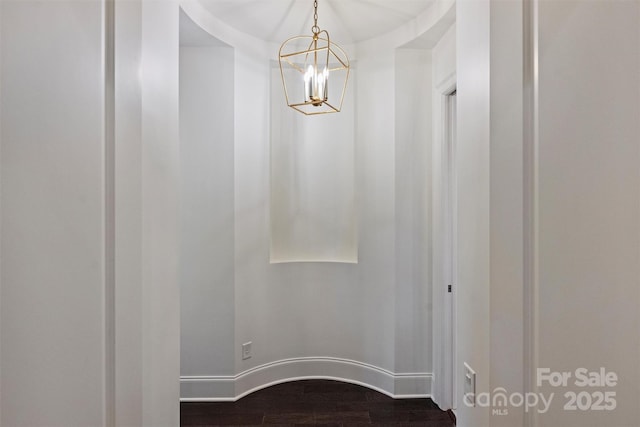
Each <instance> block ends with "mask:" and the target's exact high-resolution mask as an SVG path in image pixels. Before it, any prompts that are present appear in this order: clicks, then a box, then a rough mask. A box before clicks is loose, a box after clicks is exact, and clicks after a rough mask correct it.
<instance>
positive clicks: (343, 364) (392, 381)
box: [180, 357, 433, 402]
mask: <svg viewBox="0 0 640 427" xmlns="http://www.w3.org/2000/svg"><path fill="white" fill-rule="evenodd" d="M308 379H329V380H337V381H343V382H347V383H352V384H358V385H361V386H364V387H368V388H370V389H373V390H376V391H379V392H380V393H384V394H386V395H388V396H390V397H393V398H394V399H402V398H415V397H431V383H432V380H433V375H432V374H431V373H427V372H420V373H393V372H391V371H388V370H386V369H383V368H380V367H378V366H374V365H370V364H368V363H363V362H358V361H356V360H349V359H341V358H336V357H298V358H292V359H283V360H278V361H275V362H270V363H265V364H263V365H260V366H256V367H254V368H251V369H248V370H246V371H244V372H241V373H239V374H238V375H226V376H225V375H222V376H183V377H180V396H181V399H180V400H181V401H182V402H224V401H231V402H233V401H236V400H238V399H240V398H242V397H244V396H246V395H248V394H250V393H253V392H254V391H258V390H261V389H263V388H266V387H270V386H272V385H276V384H280V383H284V382H289V381H297V380H308Z"/></svg>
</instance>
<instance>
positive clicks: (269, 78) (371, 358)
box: [181, 2, 452, 400]
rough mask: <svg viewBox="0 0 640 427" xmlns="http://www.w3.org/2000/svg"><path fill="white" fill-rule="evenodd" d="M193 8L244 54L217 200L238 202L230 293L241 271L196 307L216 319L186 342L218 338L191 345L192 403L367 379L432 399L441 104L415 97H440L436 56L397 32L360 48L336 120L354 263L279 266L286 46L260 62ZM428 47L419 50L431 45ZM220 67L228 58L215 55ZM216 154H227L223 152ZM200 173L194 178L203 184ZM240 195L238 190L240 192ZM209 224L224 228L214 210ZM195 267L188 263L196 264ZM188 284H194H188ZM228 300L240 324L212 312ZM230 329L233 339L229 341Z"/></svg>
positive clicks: (236, 60) (251, 49) (190, 324)
mask: <svg viewBox="0 0 640 427" xmlns="http://www.w3.org/2000/svg"><path fill="white" fill-rule="evenodd" d="M183 7H184V10H185V12H186V13H187V14H188V15H189V16H190V17H191V18H192V19H193V20H194V21H195V22H197V23H198V24H199V25H200V26H201V27H203V28H205V29H206V30H207V32H209V33H210V34H211V35H213V36H215V37H216V38H217V39H218V40H220V41H223V42H225V43H227V44H229V45H230V46H231V47H232V48H233V52H234V55H233V59H232V61H233V64H232V66H233V87H234V91H233V94H234V95H233V96H234V101H233V104H232V105H233V112H234V126H233V146H234V153H233V166H234V167H233V171H234V172H233V177H230V176H226V175H225V176H226V178H225V179H227V180H228V181H226V183H225V184H224V185H223V186H222V187H218V190H215V189H212V191H213V193H212V196H211V197H214V198H216V197H218V196H219V195H220V194H223V193H224V194H226V196H225V197H232V198H233V203H234V215H233V216H228V217H225V218H224V219H220V221H223V226H222V227H221V228H223V229H224V228H227V229H233V230H235V236H234V239H233V244H232V245H231V244H229V245H226V251H225V252H224V256H223V258H224V259H227V257H228V256H233V259H234V270H233V292H231V291H229V292H228V293H226V291H225V292H222V289H227V287H228V286H229V283H230V282H229V280H231V276H229V277H225V278H224V279H223V280H216V279H215V278H214V277H213V276H210V277H209V278H208V281H206V280H205V282H206V283H205V282H203V286H204V287H205V288H206V289H205V290H203V293H202V294H200V297H204V296H205V295H207V297H206V298H209V299H210V303H209V304H208V303H206V301H205V302H202V301H201V302H200V303H199V304H198V306H197V307H199V308H198V310H210V312H209V313H208V314H206V315H204V314H203V316H202V317H201V318H207V317H208V318H209V320H208V321H206V322H204V323H203V322H196V321H195V320H193V319H195V317H194V316H193V315H192V314H193V313H192V314H188V315H185V314H183V317H182V320H183V324H182V329H183V331H187V332H186V333H187V334H188V335H187V336H192V335H193V332H192V331H190V330H191V329H192V328H194V329H198V331H199V332H198V333H197V334H198V335H199V336H200V337H202V338H203V339H204V340H207V339H208V341H207V342H206V343H200V344H199V343H198V341H197V340H189V343H187V342H183V348H182V352H183V355H185V354H187V355H188V356H187V357H189V358H191V357H192V355H194V354H196V353H198V352H199V349H202V350H203V352H202V353H201V354H202V355H204V354H209V355H210V356H209V357H208V358H205V359H200V361H199V362H198V365H197V367H196V365H195V364H191V363H188V362H186V360H183V364H182V394H181V395H182V398H183V399H185V400H207V399H213V400H217V399H234V398H237V397H238V396H242V395H243V394H245V393H246V392H248V391H250V390H253V389H256V388H260V387H264V386H265V385H268V384H270V383H273V382H279V381H283V380H287V379H293V378H303V377H324V378H338V379H342V380H346V381H352V382H358V383H362V384H365V385H368V386H371V387H374V388H377V389H379V390H381V391H383V392H385V393H388V394H390V395H396V396H408V395H420V396H425V395H428V394H429V393H430V392H431V302H430V295H431V289H430V277H431V272H430V243H429V242H430V226H429V224H430V219H429V212H430V197H429V190H428V189H429V188H430V165H431V160H430V135H431V127H430V126H431V125H430V123H431V101H430V100H429V101H425V102H415V101H419V100H420V99H427V98H429V99H430V88H431V83H430V81H431V77H430V74H431V63H430V53H429V51H428V50H426V49H415V50H413V49H399V47H400V45H402V44H404V43H406V41H407V40H406V39H405V38H404V37H399V36H397V37H396V42H397V43H396V44H395V45H393V46H388V47H387V48H385V49H384V50H382V51H380V52H378V54H377V55H370V54H367V53H364V51H362V52H361V55H360V57H359V58H358V59H357V61H354V70H353V72H352V75H351V79H350V82H349V87H348V89H347V90H348V91H349V96H350V97H353V98H354V100H353V103H351V102H347V103H346V104H345V107H344V108H343V112H342V113H340V114H341V115H340V117H339V119H340V120H342V121H345V120H347V122H346V123H343V124H341V125H340V126H341V127H340V128H341V129H345V130H346V131H347V134H348V133H351V132H353V135H352V136H351V138H352V140H351V141H346V144H345V146H344V150H346V152H345V153H344V156H345V159H349V156H352V157H351V160H349V162H352V165H351V168H352V170H353V174H354V175H353V178H352V179H353V190H350V191H353V192H354V197H355V201H354V205H353V209H354V214H355V225H357V235H355V238H356V239H357V240H356V241H355V245H357V246H356V247H357V263H347V264H345V263H334V262H323V263H318V262H299V263H282V264H272V263H270V261H273V259H272V252H271V251H272V238H273V236H272V234H271V231H272V227H271V223H272V221H273V219H274V218H272V215H273V214H274V206H271V205H270V203H271V202H272V201H273V198H272V194H271V191H272V185H273V182H271V179H273V175H272V172H270V168H273V167H274V159H273V158H272V157H270V156H273V153H270V146H272V144H273V143H274V141H271V140H270V138H271V135H272V129H271V127H272V126H273V121H272V120H273V117H272V116H271V113H270V107H271V106H272V103H273V100H274V99H276V98H277V95H278V94H274V93H273V91H275V90H281V85H280V84H279V81H278V80H279V78H280V77H279V71H278V69H277V65H276V66H275V68H274V65H273V63H272V62H271V61H270V56H271V53H273V54H274V55H275V53H276V52H277V47H275V50H274V51H273V52H271V51H269V50H267V51H262V53H261V54H260V53H259V52H258V50H257V49H256V47H260V46H261V47H263V48H265V49H266V48H270V47H272V46H269V45H267V44H266V43H264V42H261V41H259V40H255V39H251V38H249V37H248V36H246V35H242V34H238V33H237V32H234V31H233V30H232V29H230V28H228V27H225V26H224V24H223V23H220V22H218V21H216V19H215V17H212V16H210V15H205V14H204V13H203V11H202V10H201V9H199V5H198V4H197V3H191V2H190V3H185V4H184V5H183ZM435 12H437V13H438V14H440V15H438V16H444V15H445V12H447V13H449V15H447V17H448V18H447V19H451V13H452V9H446V10H441V9H437V10H434V11H433V13H435ZM435 22H437V20H435ZM438 31H440V30H438ZM402 35H403V36H404V33H402ZM414 37H415V35H414ZM435 39H436V40H437V37H436V38H435ZM428 43H429V42H428V41H426V42H423V43H422V45H423V46H427V47H430V46H428ZM184 51H185V52H186V51H187V50H186V49H185V50H184ZM356 51H357V49H354V50H353V52H356ZM265 52H266V53H265ZM350 53H351V52H350ZM217 60H218V61H220V60H223V59H222V57H221V56H218V58H217ZM225 61H231V59H226V60H225ZM183 65H185V66H186V62H183ZM226 66H227V65H225V67H226ZM274 82H277V83H278V84H275V83H274ZM218 84H219V85H221V86H220V88H221V93H226V92H225V90H226V89H224V88H223V87H226V85H230V84H231V81H227V82H219V83H218ZM371 88H375V90H371ZM416 88H418V89H419V90H421V91H424V93H420V95H421V96H420V97H418V99H416V98H413V96H414V95H416V93H417V92H416ZM183 94H184V92H183ZM274 97H275V98H274ZM278 99H279V98H278ZM207 108H211V110H210V114H211V117H214V118H213V119H212V121H213V122H215V121H216V120H217V118H215V116H214V115H215V110H216V108H217V107H215V106H213V105H211V106H209V107H207ZM285 108H286V107H285ZM287 112H288V111H287ZM302 119H303V120H314V118H313V117H310V118H302ZM349 128H352V129H353V130H352V131H349ZM318 131H320V132H323V131H322V130H320V129H319V130H318ZM347 136H348V135H347ZM296 142H297V143H306V142H308V141H306V140H305V141H296ZM225 144H226V143H225ZM316 148H317V149H318V150H322V149H323V147H321V146H318V147H316ZM326 148H328V147H326ZM183 149H185V147H183ZM209 149H213V150H219V149H222V148H221V146H220V145H217V146H216V148H209ZM209 149H208V150H209ZM340 150H341V147H340V146H339V144H338V145H336V146H334V147H332V148H331V151H330V152H326V153H324V154H326V155H329V156H339V155H341V153H340ZM203 153H204V152H203ZM320 154H322V153H320ZM190 156H193V153H192V154H191V155H190ZM196 158H197V157H192V160H188V159H186V158H184V157H183V159H182V165H183V169H189V168H192V167H193V168H198V169H199V170H201V171H202V172H201V173H202V174H204V175H208V176H210V177H211V176H213V174H215V173H216V172H215V171H214V170H213V169H211V170H209V171H208V172H207V171H206V169H203V165H202V164H198V162H200V159H198V162H196ZM309 161H313V159H310V160H309ZM212 164H213V163H212ZM276 165H277V164H276ZM329 172H330V171H329ZM201 173H198V174H196V175H198V176H201V178H202V177H204V175H201ZM196 175H192V174H191V173H189V174H185V175H183V179H184V180H187V181H189V180H193V181H192V182H186V181H184V182H183V186H190V185H199V182H198V181H197V179H196ZM207 179H209V178H207ZM314 179H319V178H314ZM347 179H348V177H347ZM334 180H335V177H334ZM327 182H330V180H328V181H327ZM332 185H333V186H335V187H336V191H338V192H344V191H345V190H348V188H349V185H350V183H349V182H345V188H340V185H341V182H340V180H337V181H335V182H333V184H332ZM230 186H232V187H230ZM230 188H233V194H229V191H230ZM219 191H221V193H220V192H219ZM183 194H184V195H185V196H186V197H187V199H184V200H183V209H185V208H186V207H187V206H188V204H190V203H192V202H193V201H194V199H189V198H191V197H196V198H198V197H203V196H205V195H203V194H199V195H196V194H195V193H193V194H191V195H190V194H187V193H183ZM216 195H217V196H216ZM189 200H191V201H189ZM228 200H231V199H228ZM194 207H195V205H193V206H192V207H190V208H189V209H192V208H194ZM212 208H213V207H212ZM220 209H223V210H225V209H227V208H226V207H225V206H221V207H220ZM275 214H278V212H277V210H276V211H275ZM187 215H190V214H189V213H187ZM201 220H204V221H208V222H209V223H210V222H211V221H214V219H213V216H209V217H208V218H201ZM203 225H204V224H203ZM202 229H203V230H206V229H207V226H205V227H203V228H202ZM183 237H184V234H183ZM298 243H300V242H298ZM220 248H222V246H221V247H220ZM218 255H220V254H218ZM293 258H295V256H294V257H293ZM348 258H349V256H348V257H347V259H348ZM217 259H221V258H220V257H219V256H214V254H213V252H211V253H210V254H209V256H206V255H205V256H204V257H202V260H201V261H197V263H199V264H200V265H201V266H203V265H204V263H209V267H208V268H211V265H212V264H213V265H215V263H216V260H217ZM302 259H304V257H302ZM355 260H356V259H353V261H355ZM193 261H194V259H193V257H188V258H187V261H186V262H187V263H191V262H193ZM184 262H185V261H184V258H183V264H184ZM186 265H187V264H184V266H185V267H186ZM194 268H195V266H194ZM203 271H204V270H203ZM185 279H187V276H183V280H185ZM182 287H183V288H182V289H183V290H182V292H183V298H184V295H185V291H187V292H196V288H195V287H194V286H192V283H187V282H184V281H183V283H182ZM201 290H202V289H201ZM198 292H199V291H198ZM215 298H223V300H216V299H215ZM187 299H189V300H190V301H196V299H197V296H196V294H192V295H190V296H188V297H187ZM220 304H222V305H227V307H233V312H234V316H233V318H230V317H228V316H227V315H226V314H224V315H221V316H218V315H217V314H216V313H215V312H214V311H213V308H214V307H219V306H220ZM182 308H183V312H184V311H185V310H192V309H194V308H195V306H191V307H187V306H185V304H184V302H183V305H182ZM220 313H227V310H222V311H220ZM214 318H215V319H214ZM189 319H191V320H189ZM185 321H186V323H185ZM229 331H233V332H234V338H233V340H232V341H233V342H232V343H230V341H231V340H230V339H229V336H228V335H227V334H228V332H229ZM207 337H208V338H207ZM249 341H251V342H252V353H253V355H252V357H251V358H250V359H246V360H243V359H242V357H241V356H242V355H241V345H242V344H243V343H245V342H249ZM212 346H222V347H223V348H225V350H224V351H225V352H226V351H227V350H232V352H233V356H234V359H233V360H234V363H233V364H232V365H230V364H229V363H227V361H228V359H227V356H226V355H225V356H224V357H222V358H216V357H213V355H212V353H211V352H208V351H206V348H209V347H211V348H213V347H212ZM229 346H232V347H229ZM225 354H226V353H225Z"/></svg>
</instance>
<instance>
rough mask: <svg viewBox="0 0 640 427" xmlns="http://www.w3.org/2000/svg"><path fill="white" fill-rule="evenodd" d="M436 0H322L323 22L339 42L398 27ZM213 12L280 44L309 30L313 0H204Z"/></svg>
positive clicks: (246, 30) (206, 6) (231, 24)
mask: <svg viewBox="0 0 640 427" xmlns="http://www.w3.org/2000/svg"><path fill="white" fill-rule="evenodd" d="M434 1H435V0H318V26H319V27H320V28H321V29H323V30H327V31H329V34H330V35H331V39H332V40H333V41H335V42H337V43H339V44H348V43H354V42H360V41H363V40H368V39H371V38H374V37H376V36H379V35H382V34H385V33H387V32H389V31H391V30H394V29H396V28H398V27H400V26H402V25H403V24H406V23H407V22H409V21H411V20H412V19H414V18H415V17H416V16H417V15H419V14H420V13H421V12H423V11H425V10H426V9H428V8H429V6H431V5H432V4H433V3H434ZM200 3H201V4H202V5H203V6H204V7H205V8H206V9H207V10H208V11H209V12H210V13H212V14H213V15H214V16H216V17H217V18H218V19H220V20H222V21H223V22H225V23H226V24H228V25H230V26H232V27H234V28H236V29H237V30H239V31H242V32H244V33H247V34H250V35H252V36H254V37H257V38H260V39H263V40H267V41H270V42H275V43H282V42H283V41H284V40H285V39H287V38H289V37H292V36H296V35H300V34H310V33H311V26H312V25H313V0H200Z"/></svg>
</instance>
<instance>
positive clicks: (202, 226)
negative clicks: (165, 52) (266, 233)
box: [180, 40, 235, 375]
mask: <svg viewBox="0 0 640 427" xmlns="http://www.w3.org/2000/svg"><path fill="white" fill-rule="evenodd" d="M233 66H234V55H233V49H232V48H231V47H228V46H227V47H224V46H189V45H188V43H187V42H185V41H183V40H181V46H180V163H181V177H180V179H181V187H180V197H181V219H180V221H181V236H180V254H181V258H180V284H181V292H180V303H181V307H182V310H181V319H180V334H181V341H180V345H181V348H182V350H181V359H180V364H181V374H182V375H201V374H202V373H211V372H215V373H216V374H225V375H229V374H233V373H234V366H235V365H234V363H235V351H234V350H235V341H234V307H235V306H234V304H233V301H235V296H234V284H235V281H234V258H235V251H234V240H235V239H234V184H233V183H234V179H233V177H234V172H233V167H234V144H233V142H234V137H233V104H234V99H233V79H234V71H233Z"/></svg>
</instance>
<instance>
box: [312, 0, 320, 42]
mask: <svg viewBox="0 0 640 427" xmlns="http://www.w3.org/2000/svg"><path fill="white" fill-rule="evenodd" d="M311 31H312V32H313V34H318V33H320V27H318V0H313V27H311Z"/></svg>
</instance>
